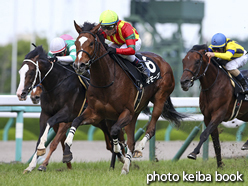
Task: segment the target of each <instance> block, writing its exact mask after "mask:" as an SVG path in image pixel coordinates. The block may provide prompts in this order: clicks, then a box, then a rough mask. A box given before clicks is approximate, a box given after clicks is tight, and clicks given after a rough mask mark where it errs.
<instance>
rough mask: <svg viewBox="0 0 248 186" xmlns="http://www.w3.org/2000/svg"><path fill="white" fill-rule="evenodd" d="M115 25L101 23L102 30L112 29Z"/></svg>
mask: <svg viewBox="0 0 248 186" xmlns="http://www.w3.org/2000/svg"><path fill="white" fill-rule="evenodd" d="M114 27H115V25H101V28H102V29H103V30H112V29H114Z"/></svg>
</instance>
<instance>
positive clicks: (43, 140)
mask: <svg viewBox="0 0 248 186" xmlns="http://www.w3.org/2000/svg"><path fill="white" fill-rule="evenodd" d="M49 128H50V125H49V124H48V123H47V126H46V129H45V131H44V133H43V135H42V136H41V138H40V144H39V145H38V148H37V149H45V148H46V147H45V143H46V141H47V134H48V131H49Z"/></svg>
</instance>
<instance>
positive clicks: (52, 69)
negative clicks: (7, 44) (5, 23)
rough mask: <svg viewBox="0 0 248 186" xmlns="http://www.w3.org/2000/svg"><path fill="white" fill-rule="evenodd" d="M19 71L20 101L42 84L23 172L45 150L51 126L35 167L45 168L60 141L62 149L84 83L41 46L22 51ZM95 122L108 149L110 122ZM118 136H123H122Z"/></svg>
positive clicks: (82, 95)
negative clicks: (35, 135)
mask: <svg viewBox="0 0 248 186" xmlns="http://www.w3.org/2000/svg"><path fill="white" fill-rule="evenodd" d="M19 74H20V83H19V86H18V89H17V96H18V98H19V100H20V101H24V100H26V98H27V95H28V94H29V92H30V91H31V90H32V89H33V88H34V87H35V86H36V85H38V84H40V83H41V82H42V87H43V91H42V93H41V95H40V102H41V103H40V105H41V109H42V111H41V114H40V135H39V139H38V141H37V145H36V148H35V154H34V156H33V159H32V161H31V163H30V164H29V167H28V168H27V169H25V170H24V173H25V172H30V171H32V170H33V169H34V168H35V167H36V160H37V158H38V156H42V155H44V154H45V142H46V140H47V133H48V130H49V129H50V128H51V127H53V128H54V131H55V132H57V134H56V136H55V138H54V140H53V142H52V144H51V145H50V153H49V154H48V157H47V158H46V160H45V161H44V162H43V164H42V165H41V166H40V167H39V170H46V166H47V165H48V160H49V158H50V156H51V153H52V152H53V151H54V150H55V149H56V147H57V145H58V143H59V142H60V141H61V142H62V147H63V149H64V141H65V138H66V132H67V130H68V129H69V128H70V126H71V122H72V121H73V119H74V118H76V117H77V116H79V115H80V114H81V112H82V110H83V109H84V106H85V101H86V99H85V94H86V85H85V84H84V83H83V82H81V80H80V79H79V78H78V75H77V74H76V73H75V72H74V70H73V68H72V67H71V66H70V65H68V66H66V67H64V66H62V65H59V64H58V63H52V62H50V61H49V59H48V58H47V53H46V52H45V51H44V49H43V48H42V46H38V47H36V48H35V49H34V50H33V51H31V52H29V53H28V54H27V55H26V57H25V59H24V61H23V63H22V66H21V68H20V70H19ZM58 124H59V125H58ZM109 125H111V121H109ZM47 126H48V127H47ZM95 126H96V127H99V128H100V129H101V130H102V131H103V132H104V135H105V140H106V146H107V149H108V150H111V151H112V145H111V142H110V140H111V137H110V135H109V130H108V128H110V126H108V125H107V124H106V123H105V121H104V120H103V121H101V123H100V124H99V125H95ZM121 140H124V137H123V138H122V139H121ZM67 167H68V168H71V164H70V162H67Z"/></svg>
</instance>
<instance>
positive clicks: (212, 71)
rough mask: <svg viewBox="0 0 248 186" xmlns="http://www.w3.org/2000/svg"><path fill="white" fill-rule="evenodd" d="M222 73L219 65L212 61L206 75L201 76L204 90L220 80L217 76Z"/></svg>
mask: <svg viewBox="0 0 248 186" xmlns="http://www.w3.org/2000/svg"><path fill="white" fill-rule="evenodd" d="M219 75H220V72H218V67H216V66H214V65H213V64H212V63H211V64H210V65H209V67H208V70H207V71H206V73H205V76H203V77H202V78H200V79H199V80H200V83H201V87H202V89H203V90H205V89H208V88H210V87H212V86H214V85H215V84H216V82H217V81H218V79H219V77H218V79H216V78H217V76H219Z"/></svg>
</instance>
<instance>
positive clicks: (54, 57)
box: [48, 56, 58, 62]
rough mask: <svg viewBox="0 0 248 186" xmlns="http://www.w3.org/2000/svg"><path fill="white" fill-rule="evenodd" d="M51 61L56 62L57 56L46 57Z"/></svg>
mask: <svg viewBox="0 0 248 186" xmlns="http://www.w3.org/2000/svg"><path fill="white" fill-rule="evenodd" d="M48 59H49V60H50V61H51V62H57V61H58V58H57V57H56V56H53V57H51V58H48Z"/></svg>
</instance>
